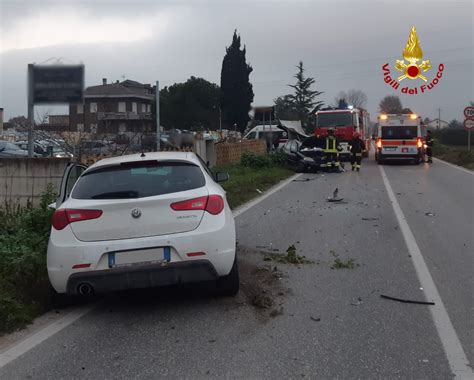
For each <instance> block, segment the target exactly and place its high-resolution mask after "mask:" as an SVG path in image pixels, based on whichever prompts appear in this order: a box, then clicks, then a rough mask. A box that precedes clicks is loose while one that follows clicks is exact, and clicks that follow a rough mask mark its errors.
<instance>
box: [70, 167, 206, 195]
mask: <svg viewBox="0 0 474 380" xmlns="http://www.w3.org/2000/svg"><path fill="white" fill-rule="evenodd" d="M205 184H206V180H205V178H204V175H203V173H202V171H201V168H200V167H199V166H196V165H193V164H188V163H183V162H171V161H167V162H161V163H159V162H157V161H149V162H146V163H144V162H138V163H124V164H121V165H117V166H113V167H107V168H103V169H97V170H95V171H91V172H89V173H87V172H86V173H85V174H84V175H83V176H82V177H81V178H80V179H79V181H78V182H77V184H76V186H75V187H74V190H73V192H72V195H71V196H72V198H76V199H124V198H144V197H151V196H155V195H163V194H170V193H177V192H180V191H186V190H192V189H197V188H199V187H203V186H204V185H205Z"/></svg>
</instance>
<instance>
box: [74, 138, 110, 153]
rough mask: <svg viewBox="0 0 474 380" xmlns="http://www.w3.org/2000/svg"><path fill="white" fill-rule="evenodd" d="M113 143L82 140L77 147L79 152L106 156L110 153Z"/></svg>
mask: <svg viewBox="0 0 474 380" xmlns="http://www.w3.org/2000/svg"><path fill="white" fill-rule="evenodd" d="M112 145H113V143H110V144H108V145H106V144H104V142H102V141H83V142H81V145H80V147H79V149H80V152H81V154H84V155H94V156H101V155H103V156H107V155H109V154H111V152H112V150H113V149H111V147H112Z"/></svg>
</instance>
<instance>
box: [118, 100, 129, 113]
mask: <svg viewBox="0 0 474 380" xmlns="http://www.w3.org/2000/svg"><path fill="white" fill-rule="evenodd" d="M126 110H127V109H126V103H125V102H119V104H118V111H119V112H126Z"/></svg>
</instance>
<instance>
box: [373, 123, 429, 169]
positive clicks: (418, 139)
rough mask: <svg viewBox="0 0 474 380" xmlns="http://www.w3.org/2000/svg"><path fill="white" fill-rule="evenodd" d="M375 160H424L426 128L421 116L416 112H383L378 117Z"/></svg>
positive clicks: (417, 161) (418, 161)
mask: <svg viewBox="0 0 474 380" xmlns="http://www.w3.org/2000/svg"><path fill="white" fill-rule="evenodd" d="M378 124H379V125H378V130H377V141H376V143H375V145H376V149H375V160H376V161H377V163H379V164H383V163H384V162H385V161H387V160H411V161H414V162H415V164H419V163H420V162H422V161H423V160H424V154H425V141H424V140H425V130H426V127H425V126H424V125H423V124H422V122H421V117H420V116H417V115H415V114H381V115H379V117H378Z"/></svg>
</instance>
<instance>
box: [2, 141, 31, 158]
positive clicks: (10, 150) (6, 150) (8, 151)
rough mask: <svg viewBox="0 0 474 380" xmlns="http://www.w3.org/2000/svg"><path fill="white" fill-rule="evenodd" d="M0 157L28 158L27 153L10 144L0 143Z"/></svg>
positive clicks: (6, 142)
mask: <svg viewBox="0 0 474 380" xmlns="http://www.w3.org/2000/svg"><path fill="white" fill-rule="evenodd" d="M0 157H28V151H27V150H24V149H21V148H20V147H19V146H17V145H15V144H13V143H11V142H8V141H0Z"/></svg>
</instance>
